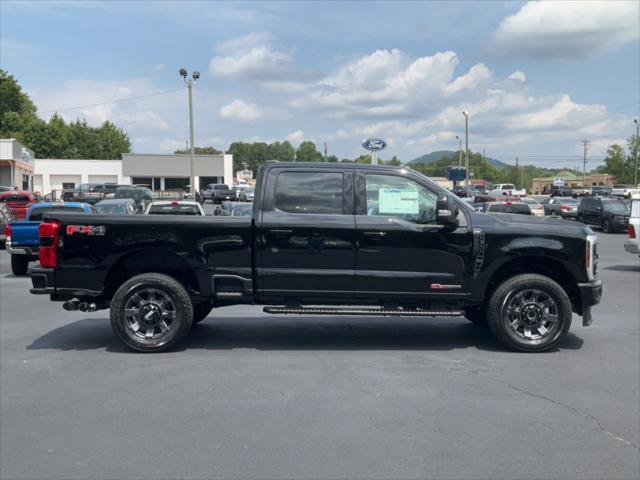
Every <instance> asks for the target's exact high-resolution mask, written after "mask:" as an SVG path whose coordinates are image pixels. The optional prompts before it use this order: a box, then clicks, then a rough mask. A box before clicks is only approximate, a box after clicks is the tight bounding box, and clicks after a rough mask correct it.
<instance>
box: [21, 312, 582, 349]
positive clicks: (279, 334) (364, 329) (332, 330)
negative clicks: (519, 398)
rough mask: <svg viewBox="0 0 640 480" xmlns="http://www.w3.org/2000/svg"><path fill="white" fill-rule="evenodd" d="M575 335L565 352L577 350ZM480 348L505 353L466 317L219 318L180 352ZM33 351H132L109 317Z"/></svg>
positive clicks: (50, 337) (44, 340) (50, 336)
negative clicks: (115, 332) (465, 318)
mask: <svg viewBox="0 0 640 480" xmlns="http://www.w3.org/2000/svg"><path fill="white" fill-rule="evenodd" d="M582 344H583V340H582V339H581V338H579V337H577V336H575V335H574V334H572V333H569V334H568V335H567V337H566V338H565V339H564V340H563V341H562V342H561V343H560V345H559V349H560V350H565V349H568V350H578V349H580V348H581V347H582ZM235 348H253V349H257V350H435V351H438V350H455V349H465V348H477V349H478V350H484V351H492V352H505V351H506V349H504V348H502V346H501V345H500V344H499V343H498V341H497V340H496V339H495V338H494V337H493V335H492V334H491V332H490V331H489V329H488V328H484V327H479V326H476V325H473V324H471V323H469V322H467V321H466V320H461V319H427V320H425V319H416V318H399V319H393V320H389V319H384V318H371V317H369V318H367V317H351V318H349V319H348V320H346V319H345V318H344V317H339V318H335V317H328V318H318V317H313V318H304V317H302V318H292V317H289V318H287V317H270V318H264V317H259V318H251V317H235V316H234V317H216V316H211V317H209V318H208V319H206V320H205V321H204V322H202V323H200V324H198V325H196V326H194V327H193V329H192V331H191V332H190V334H189V335H188V336H187V338H186V339H185V341H184V342H183V343H182V344H181V345H180V346H179V347H178V348H177V349H176V350H178V351H180V350H231V349H235ZM27 349H28V350H48V349H52V350H95V349H106V350H107V351H110V352H114V353H123V352H127V353H128V352H129V350H128V349H127V348H126V347H125V346H124V345H123V344H122V343H121V342H120V341H119V340H118V338H116V336H115V334H114V333H113V332H112V331H111V326H110V324H109V320H108V319H107V318H97V319H96V318H91V319H84V320H78V321H76V322H73V323H70V324H68V325H65V326H62V327H59V328H56V329H54V330H52V331H50V332H48V333H46V334H44V335H43V336H41V337H39V338H38V339H36V340H35V341H34V342H33V343H32V344H31V345H29V346H28V347H27Z"/></svg>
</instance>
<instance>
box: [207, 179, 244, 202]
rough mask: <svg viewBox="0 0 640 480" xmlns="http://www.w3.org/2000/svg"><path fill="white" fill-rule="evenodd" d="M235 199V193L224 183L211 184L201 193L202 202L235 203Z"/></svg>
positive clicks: (236, 196)
mask: <svg viewBox="0 0 640 480" xmlns="http://www.w3.org/2000/svg"><path fill="white" fill-rule="evenodd" d="M237 198H238V194H237V192H236V191H235V190H234V189H232V188H229V186H228V185H225V184H224V183H211V184H209V185H207V188H206V189H204V190H203V191H202V199H203V202H207V201H209V202H212V203H222V202H228V201H235V200H237Z"/></svg>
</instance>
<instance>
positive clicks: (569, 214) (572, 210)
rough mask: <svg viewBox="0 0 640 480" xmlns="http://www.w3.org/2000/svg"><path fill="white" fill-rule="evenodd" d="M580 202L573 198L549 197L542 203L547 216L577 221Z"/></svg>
mask: <svg viewBox="0 0 640 480" xmlns="http://www.w3.org/2000/svg"><path fill="white" fill-rule="evenodd" d="M578 203H579V200H578V199H576V198H573V197H549V198H545V199H544V200H543V201H542V206H543V207H544V213H545V215H552V216H559V217H562V218H565V219H573V220H575V219H576V217H577V216H578Z"/></svg>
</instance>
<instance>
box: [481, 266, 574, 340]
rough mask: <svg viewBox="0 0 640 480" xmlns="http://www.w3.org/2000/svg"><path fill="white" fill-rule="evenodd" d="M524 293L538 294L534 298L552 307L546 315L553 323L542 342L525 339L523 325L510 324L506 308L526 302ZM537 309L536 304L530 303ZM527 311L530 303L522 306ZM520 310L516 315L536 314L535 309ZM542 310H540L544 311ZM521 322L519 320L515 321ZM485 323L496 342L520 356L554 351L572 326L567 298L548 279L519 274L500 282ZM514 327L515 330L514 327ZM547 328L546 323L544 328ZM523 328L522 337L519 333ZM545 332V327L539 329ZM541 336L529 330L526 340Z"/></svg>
mask: <svg viewBox="0 0 640 480" xmlns="http://www.w3.org/2000/svg"><path fill="white" fill-rule="evenodd" d="M527 292H538V293H536V294H535V296H536V298H546V300H545V301H544V302H541V304H542V305H543V306H544V305H551V304H552V305H553V307H550V306H547V307H544V308H547V310H548V312H551V311H552V310H553V312H554V313H555V319H556V320H555V322H553V323H551V324H550V325H551V326H550V327H548V328H545V330H546V332H545V333H543V334H542V336H541V338H527V337H526V335H527V333H526V330H525V327H522V325H524V323H523V322H521V321H518V322H513V323H512V322H511V321H510V320H511V318H512V317H513V315H514V313H513V311H510V310H509V308H510V307H511V306H512V305H513V304H514V303H515V302H516V300H517V299H516V297H523V298H526V294H527ZM532 303H533V304H534V305H537V304H536V302H532ZM523 304H524V305H525V307H526V308H527V309H529V305H530V304H529V303H526V302H524V303H523ZM525 307H522V308H521V309H520V311H521V312H522V313H521V314H519V315H525V311H526V312H532V311H533V313H535V309H536V308H537V307H536V306H534V307H532V308H531V309H529V310H526V309H525ZM544 308H543V309H542V310H543V311H544ZM552 317H553V315H549V314H547V315H546V316H544V314H543V317H542V318H552ZM518 318H521V317H518ZM487 320H488V323H489V328H490V329H491V332H492V333H493V334H494V335H495V336H496V338H497V339H498V340H499V341H500V342H501V343H503V344H504V345H506V346H507V347H509V348H511V349H513V350H519V351H521V352H543V351H546V350H550V349H552V348H554V347H555V346H556V345H557V344H558V343H559V342H560V341H561V340H562V338H563V337H564V336H565V335H566V334H567V332H568V331H569V327H570V326H571V302H570V300H569V297H568V295H567V294H566V292H565V291H564V290H563V289H562V287H561V286H560V285H558V283H556V282H555V281H554V280H552V279H551V278H549V277H546V276H544V275H538V274H521V275H516V276H514V277H511V278H509V279H507V280H505V281H504V282H502V283H501V284H500V285H499V286H498V288H496V290H495V291H494V293H493V295H492V296H491V298H490V299H489V303H488V304H487ZM514 323H515V324H516V325H517V326H518V327H517V328H516V327H514ZM546 325H547V326H548V325H549V324H548V323H547V324H546ZM519 328H522V329H523V331H522V333H520V332H519ZM542 328H544V324H543V326H542ZM533 330H535V331H536V332H538V333H540V332H541V331H542V329H541V330H537V329H536V328H535V327H534V328H529V332H528V333H529V336H530V337H532V331H533Z"/></svg>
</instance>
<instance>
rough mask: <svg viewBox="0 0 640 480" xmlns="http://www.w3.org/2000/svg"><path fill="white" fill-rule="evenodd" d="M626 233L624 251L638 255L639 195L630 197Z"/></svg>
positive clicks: (639, 226)
mask: <svg viewBox="0 0 640 480" xmlns="http://www.w3.org/2000/svg"><path fill="white" fill-rule="evenodd" d="M627 232H628V235H629V237H628V238H627V241H626V242H624V249H625V250H626V251H627V252H629V253H635V254H636V255H640V193H634V194H633V195H632V196H631V215H630V217H629V227H628V230H627Z"/></svg>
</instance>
